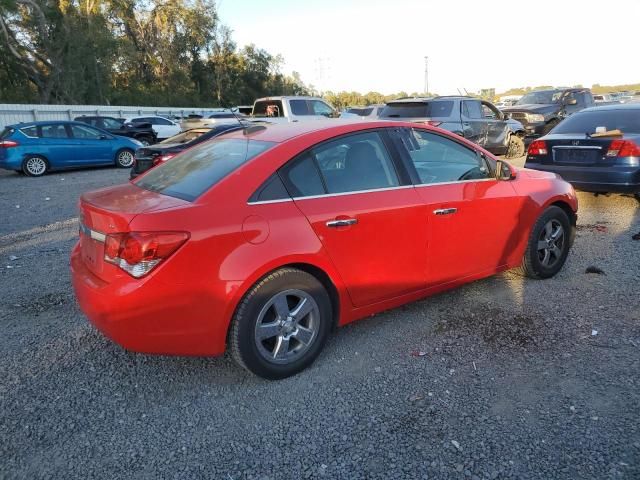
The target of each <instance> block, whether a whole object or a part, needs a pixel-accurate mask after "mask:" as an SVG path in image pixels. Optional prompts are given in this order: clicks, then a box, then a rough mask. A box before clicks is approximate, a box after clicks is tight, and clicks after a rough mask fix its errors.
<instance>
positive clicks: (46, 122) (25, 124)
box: [7, 120, 95, 128]
mask: <svg viewBox="0 0 640 480" xmlns="http://www.w3.org/2000/svg"><path fill="white" fill-rule="evenodd" d="M67 124H69V125H82V126H83V127H86V126H87V124H86V123H82V122H75V121H73V120H41V121H39V122H23V123H14V124H13V125H7V127H10V128H25V127H37V126H39V125H67ZM94 128H95V127H94Z"/></svg>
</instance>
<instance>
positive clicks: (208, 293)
mask: <svg viewBox="0 0 640 480" xmlns="http://www.w3.org/2000/svg"><path fill="white" fill-rule="evenodd" d="M156 273H157V274H160V273H161V272H156ZM71 277H72V283H73V288H74V290H75V293H76V297H77V299H78V303H79V304H80V308H81V309H82V311H83V312H84V314H85V315H86V316H87V317H88V318H89V320H90V321H91V323H92V324H93V325H94V326H95V327H96V328H97V329H98V330H100V331H101V332H102V333H103V334H104V335H106V336H107V337H109V338H110V339H111V340H113V341H114V342H116V343H118V344H119V345H121V346H122V347H124V348H126V349H127V350H132V351H136V352H141V353H154V354H167V355H190V356H191V355H197V356H201V355H209V356H211V355H221V354H222V353H224V350H225V345H226V338H225V337H226V331H227V322H225V321H223V318H224V317H225V314H224V310H226V306H227V305H226V302H225V300H224V298H222V297H220V298H219V299H216V292H215V291H212V290H211V289H203V290H202V291H196V292H194V291H193V287H192V286H186V285H180V284H172V285H171V288H167V285H166V284H165V283H161V280H160V279H159V278H158V277H159V275H155V276H150V277H147V278H143V279H140V280H136V279H133V278H127V277H123V278H122V279H120V280H118V281H115V282H113V283H106V282H104V281H102V280H101V279H100V278H98V277H97V276H96V275H95V274H93V273H92V272H91V271H90V270H89V269H88V268H87V267H86V266H85V264H84V262H83V261H82V259H81V256H80V248H79V246H78V245H76V247H75V248H74V249H73V252H72V254H71ZM222 291H224V289H222ZM160 292H161V293H160Z"/></svg>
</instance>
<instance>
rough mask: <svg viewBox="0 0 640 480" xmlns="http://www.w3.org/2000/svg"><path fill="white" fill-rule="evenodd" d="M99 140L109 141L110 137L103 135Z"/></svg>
mask: <svg viewBox="0 0 640 480" xmlns="http://www.w3.org/2000/svg"><path fill="white" fill-rule="evenodd" d="M98 138H99V139H100V140H109V137H108V136H107V135H104V134H103V135H100V136H99V137H98Z"/></svg>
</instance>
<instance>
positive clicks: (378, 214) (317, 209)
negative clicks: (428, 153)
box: [281, 131, 428, 307]
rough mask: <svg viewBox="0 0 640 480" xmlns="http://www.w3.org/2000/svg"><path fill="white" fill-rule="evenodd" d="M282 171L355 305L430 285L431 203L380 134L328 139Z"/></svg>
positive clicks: (366, 303) (358, 305) (384, 298)
mask: <svg viewBox="0 0 640 480" xmlns="http://www.w3.org/2000/svg"><path fill="white" fill-rule="evenodd" d="M281 175H282V176H283V179H284V181H285V183H286V184H287V186H288V188H289V190H290V191H291V192H292V194H293V197H294V201H295V202H296V205H297V206H298V208H300V210H301V211H302V212H303V213H304V215H305V216H306V217H307V219H308V220H309V223H310V224H311V226H312V228H313V229H314V231H315V232H316V234H317V235H318V238H319V239H320V240H321V241H322V244H323V246H324V248H325V249H326V251H327V253H328V255H329V257H330V258H331V261H332V262H333V264H334V266H335V267H336V269H337V270H338V272H339V273H340V275H341V277H342V280H343V281H344V283H345V285H346V286H347V289H348V291H349V295H350V297H351V300H352V302H353V304H354V305H355V306H356V307H362V306H365V305H370V304H373V303H376V302H379V301H383V300H386V299H390V298H393V297H396V296H399V295H402V294H405V293H409V292H414V291H417V290H420V289H422V288H425V286H426V258H427V226H428V219H427V217H426V214H425V207H424V204H423V202H422V201H421V199H420V197H419V196H418V194H417V193H416V191H415V189H414V187H413V186H412V185H406V184H405V185H403V183H408V182H406V181H401V180H400V178H401V176H399V175H398V171H397V169H396V165H395V164H394V162H393V161H392V158H391V156H390V154H389V151H388V150H387V148H386V146H385V143H384V142H383V140H382V137H381V134H380V133H379V132H377V131H369V132H365V133H357V134H351V135H347V136H344V137H340V138H338V139H336V140H332V141H329V142H326V143H323V144H321V145H320V146H318V147H316V148H314V149H312V150H311V151H309V152H307V153H306V154H304V155H302V156H301V157H299V158H298V159H296V160H294V161H293V162H291V163H289V164H288V165H286V166H285V167H284V168H283V169H282V171H281Z"/></svg>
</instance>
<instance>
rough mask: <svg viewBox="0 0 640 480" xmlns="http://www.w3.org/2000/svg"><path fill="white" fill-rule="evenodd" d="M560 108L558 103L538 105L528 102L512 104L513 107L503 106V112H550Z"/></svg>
mask: <svg viewBox="0 0 640 480" xmlns="http://www.w3.org/2000/svg"><path fill="white" fill-rule="evenodd" d="M558 110H560V105H559V104H557V103H551V104H548V105H538V104H529V105H514V106H513V107H506V108H503V109H502V111H503V112H507V113H511V112H526V113H541V114H543V115H544V114H546V113H551V112H556V111H558Z"/></svg>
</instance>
